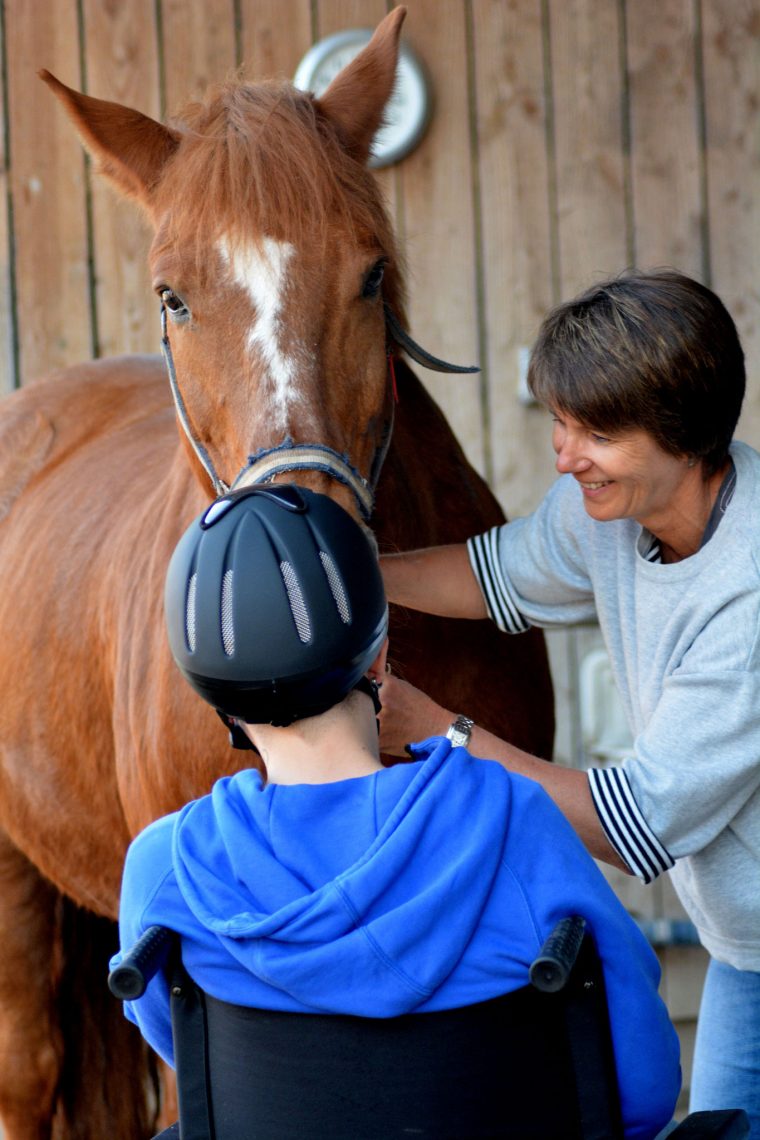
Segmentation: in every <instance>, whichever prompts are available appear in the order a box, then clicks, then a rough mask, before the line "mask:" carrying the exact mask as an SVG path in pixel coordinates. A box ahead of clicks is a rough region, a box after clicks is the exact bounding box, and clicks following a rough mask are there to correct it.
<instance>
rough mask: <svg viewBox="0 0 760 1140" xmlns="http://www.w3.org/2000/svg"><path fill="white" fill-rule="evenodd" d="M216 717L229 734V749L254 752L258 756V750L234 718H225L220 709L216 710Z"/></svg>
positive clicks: (225, 715)
mask: <svg viewBox="0 0 760 1140" xmlns="http://www.w3.org/2000/svg"><path fill="white" fill-rule="evenodd" d="M216 715H217V716H218V717H219V719H220V721H221V722H222V724H223V725H224V727H225V728H226V729H227V730H228V732H229V734H230V747H231V748H236V749H238V751H239V752H256V753H257V754H258V748H256V746H255V744H254V743H253V741H252V740H251V738H250V736H249V735H248V733H247V732H245V730H244V729H242V728H241V727H240V725H239V724H238V723H237V721H236V720H235V719H234V717H231V716H227V714H226V713H223V712H222V710H221V709H217V710H216Z"/></svg>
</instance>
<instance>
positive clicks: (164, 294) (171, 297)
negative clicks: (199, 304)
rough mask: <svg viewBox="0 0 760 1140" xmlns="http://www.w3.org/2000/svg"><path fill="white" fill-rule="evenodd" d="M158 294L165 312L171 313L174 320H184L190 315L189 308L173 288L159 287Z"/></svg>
mask: <svg viewBox="0 0 760 1140" xmlns="http://www.w3.org/2000/svg"><path fill="white" fill-rule="evenodd" d="M158 295H159V297H160V298H161V304H162V305H163V306H164V308H165V309H166V310H167V312H168V313H170V314H171V316H172V318H173V319H174V320H184V319H185V318H187V317H189V316H190V310H189V309H188V307H187V305H186V304H185V302H184V301H183V300H182V298H181V297H180V296H179V294H178V293H175V292H174V290H173V289H169V288H168V286H167V287H166V288H164V289H160V290H159V292H158Z"/></svg>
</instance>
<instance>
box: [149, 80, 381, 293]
mask: <svg viewBox="0 0 760 1140" xmlns="http://www.w3.org/2000/svg"><path fill="white" fill-rule="evenodd" d="M172 126H173V127H174V128H175V129H177V130H178V131H179V132H180V134H181V142H180V145H179V147H178V148H177V151H176V153H175V155H174V156H173V158H172V159H171V160H170V162H169V163H168V164H167V167H166V170H165V172H164V176H163V178H162V180H161V182H160V183H159V185H158V186H157V187H156V189H155V192H154V197H153V203H152V204H153V208H154V210H155V212H156V214H157V215H160V216H161V217H162V218H164V219H167V221H168V224H167V225H165V226H164V229H163V234H162V244H163V242H167V243H170V244H172V245H175V246H177V247H181V248H182V256H183V257H185V256H190V257H194V259H195V261H196V264H197V267H198V268H199V269H203V267H204V266H205V267H206V270H208V265H207V262H206V261H205V258H204V254H205V251H206V250H207V249H208V246H209V244H215V243H216V242H217V241H218V240H219V239H220V238H224V240H225V242H226V243H227V244H228V247H230V248H234V247H237V248H244V247H246V246H247V247H250V245H251V243H252V242H254V243H261V242H263V241H264V240H265V239H266V238H272V239H275V240H278V241H287V242H290V243H292V244H294V245H295V246H297V247H301V246H303V245H308V246H309V248H312V249H313V248H314V247H315V243H320V244H321V245H322V247H323V248H324V250H325V251H326V252H327V251H328V250H329V249H330V245H331V243H332V242H333V241H335V238H336V232H340V231H343V232H345V233H347V234H348V235H350V236H351V238H352V240H353V241H354V242H355V243H356V244H357V246H359V247H360V248H361V247H367V248H377V249H379V250H380V251H381V252H382V253H383V254H384V255H385V256H386V257H387V258H388V261H389V264H390V266H391V272H390V273H389V281H388V286H389V289H390V290H391V292H392V293H393V294H394V296H393V297H391V298H389V299H390V300H391V301H392V302H393V303H396V304H398V305H400V304H401V297H400V293H401V268H400V265H399V257H398V252H397V248H396V241H395V237H394V233H393V229H392V226H391V224H390V219H389V217H388V213H387V211H386V209H385V206H384V203H383V199H382V195H381V192H380V189H379V187H378V185H377V182H376V181H375V179H374V177H373V175H372V174H371V173H370V171H369V170H367V169H366V167H364V166H362V165H361V164H360V163H358V162H356V161H355V160H354V159H353V158H352V157H351V156H350V155H349V154H348V153H347V152H346V151H345V149H344V148H343V146H342V145H341V142H340V135H339V132H338V130H337V129H336V128H335V127H334V126H333V125H332V124H331V122H330V121H329V119H327V118H326V117H325V116H324V115H323V114H322V113H321V112H320V110H319V108H318V106H317V105H316V104H315V102H314V100H313V99H312V97H311V96H310V95H308V94H305V93H304V92H301V91H298V90H297V89H296V88H294V87H293V86H292V85H291V84H290V83H283V82H279V83H275V82H264V83H257V84H247V83H242V82H240V81H238V80H231V81H228V82H227V83H224V84H221V85H219V86H217V87H215V88H213V89H212V90H211V92H210V93H209V95H208V96H207V98H206V100H205V101H204V102H203V103H191V104H189V105H188V106H187V107H185V108H184V110H183V111H182V112H181V113H180V115H179V116H178V117H177V119H176V120H173V121H172Z"/></svg>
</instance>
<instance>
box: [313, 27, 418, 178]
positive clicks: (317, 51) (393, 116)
mask: <svg viewBox="0 0 760 1140" xmlns="http://www.w3.org/2000/svg"><path fill="white" fill-rule="evenodd" d="M371 36H372V32H371V31H369V30H366V29H363V28H356V29H354V30H352V31H346V32H338V33H337V34H336V35H334V36H328V37H327V39H324V40H320V42H319V43H317V44H315V45H314V47H312V48H310V49H309V51H308V52H307V53H306V55H305V56H304V57H303V59H302V60H301V62H300V64H299V65H298V69H297V71H296V74H295V78H294V83H295V85H296V87H300V88H301V90H302V91H312V92H313V93H314V94H315V95H316V96H320V95H323V94H324V92H325V91H326V90H327V88H328V87H329V85H330V84H331V83H332V81H333V79H334V78H335V76H336V75H337V74H338V72H340V71H342V70H343V68H344V67H345V66H346V65H347V64H349V63H350V62H351V60H352V59H353V58H354V57H355V56H356V55H358V53H359V52H360V51H361V50H362V48H364V47H366V46H367V44H368V43H369V41H370V39H371ZM429 117H430V94H429V90H428V82H427V78H426V76H425V72H424V69H423V67H422V65H421V64H420V62H419V60H418V59H417V57H416V56H415V55H414V53H413V52H412V50H411V48H409V47H408V46H407V45H406V44H402V45H401V48H400V50H399V59H398V66H397V69H396V84H395V87H394V89H393V94H392V95H391V98H390V99H389V101H388V103H387V105H386V108H385V124H384V126H382V127H381V128H380V130H379V131H378V132H377V134H376V135H375V137H374V139H373V142H372V155H371V157H370V161H369V165H370V166H374V167H380V166H390V164H391V163H393V162H398V161H399V159H401V158H403V157H404V156H405V155H407V154H408V153H409V152H410V151H411V150H413V149H414V147H415V146H417V144H418V142H419V141H420V139H421V138H422V136H423V134H424V133H425V128H426V127H427V125H428V120H429Z"/></svg>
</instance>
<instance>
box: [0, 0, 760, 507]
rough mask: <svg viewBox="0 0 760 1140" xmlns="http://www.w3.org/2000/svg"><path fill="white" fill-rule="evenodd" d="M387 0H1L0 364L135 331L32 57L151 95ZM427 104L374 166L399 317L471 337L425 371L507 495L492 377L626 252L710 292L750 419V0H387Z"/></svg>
mask: <svg viewBox="0 0 760 1140" xmlns="http://www.w3.org/2000/svg"><path fill="white" fill-rule="evenodd" d="M389 6H391V5H390V4H389V3H387V2H386V0H4V3H3V24H2V40H3V43H2V52H3V76H4V83H3V86H2V99H3V108H2V110H3V115H4V123H5V130H4V132H3V135H2V141H1V144H0V145H2V147H3V156H4V160H5V161H4V164H3V168H2V177H3V181H4V188H5V190H6V195H5V207H6V208H4V209H0V291H1V294H2V295H1V296H0V343H1V344H2V354H1V356H0V359H1V360H2V364H3V367H2V372H1V373H0V377H1V385H2V388H3V389H10V388H12V387H13V386H14V385H15V384H17V383H20V382H24V381H27V380H29V379H31V378H32V377H35V376H38V375H40V374H42V373H44V372H46V371H48V370H49V369H51V368H53V367H56V366H58V365H61V364H67V363H73V362H76V361H77V360H80V359H83V358H85V357H88V356H90V355H91V354H93V353H94V354H107V353H114V352H123V351H155V350H156V348H157V344H158V317H157V308H156V303H155V300H154V298H153V297H152V295H151V293H150V290H149V287H148V280H147V273H146V269H145V251H146V234H145V231H144V229H143V226H142V222H141V219H140V218H139V217H138V216H137V215H136V213H135V212H134V211H133V209H132V207H130V206H128V205H126V204H124V203H122V202H120V201H119V200H117V199H116V197H115V196H114V195H113V194H112V193H111V192H110V191H109V190H108V189H107V188H106V187H105V186H103V185H102V184H101V183H100V182H99V181H98V180H96V179H94V178H93V177H92V175H91V171H90V169H89V165H88V164H87V163H86V162H85V160H84V158H83V154H82V151H81V149H80V147H79V144H78V142H77V140H76V139H75V137H74V136H73V134H72V131H71V129H70V127H69V125H68V123H67V122H66V121H65V119H64V116H63V114H62V112H61V111H60V109H59V108H58V106H57V105H55V104H54V101H53V99H52V97H51V95H50V94H49V92H48V91H47V89H46V88H45V86H44V85H43V84H42V83H41V82H40V81H39V80H38V79H37V77H36V71H37V69H38V68H40V67H47V68H49V69H50V70H51V71H53V72H54V73H55V74H57V75H58V76H59V77H60V78H61V79H63V80H64V81H65V82H67V83H70V84H72V85H75V86H80V87H83V88H86V89H87V90H88V91H90V92H92V93H93V94H97V95H100V96H103V97H106V98H111V99H116V100H119V101H124V102H127V103H130V104H132V105H134V106H137V107H139V108H140V109H141V110H143V111H145V112H147V113H148V114H151V115H154V116H161V115H163V114H164V113H165V112H166V111H167V109H168V110H171V109H172V108H174V107H176V106H178V105H179V104H180V103H181V102H182V101H183V100H184V99H185V98H186V97H188V96H193V95H195V94H197V93H199V92H201V91H202V90H203V89H204V88H205V87H206V85H207V84H208V82H209V81H210V80H212V79H214V78H218V77H220V76H222V75H224V74H226V73H227V72H228V71H229V70H230V69H231V68H233V67H235V66H237V65H240V64H242V65H243V68H244V71H245V73H246V74H247V75H249V76H250V77H253V78H255V77H261V76H268V75H273V74H282V75H286V76H290V75H292V73H293V71H294V70H295V67H296V65H297V63H298V61H299V60H300V58H301V57H302V55H303V54H304V52H305V51H306V50H307V48H308V47H309V45H310V44H311V43H312V42H313V41H314V40H315V39H318V38H320V37H321V36H324V35H326V34H328V33H329V32H332V31H335V30H337V29H340V28H344V27H351V26H371V25H374V24H375V23H376V22H377V21H378V20H379V19H380V18H381V17H382V15H383V14H384V13H385V11H386V10H387V8H388V7H389ZM408 9H409V15H408V18H407V22H406V25H405V35H406V37H407V39H408V40H409V42H410V43H411V44H412V45H413V47H414V48H415V49H416V50H417V52H418V54H419V55H420V56H421V57H422V58H423V60H424V62H425V64H426V65H427V68H428V70H429V72H430V75H431V79H432V85H433V88H434V92H435V102H436V109H435V114H434V117H433V121H432V124H431V127H430V130H429V132H428V135H427V137H426V138H425V140H424V141H423V143H422V145H421V146H420V147H419V149H418V150H417V151H415V153H414V154H412V155H411V156H410V157H409V158H407V159H406V160H405V161H403V162H402V163H401V164H399V165H398V166H396V167H395V168H392V169H391V170H390V171H388V172H387V173H385V174H384V175H383V180H384V183H385V186H386V189H387V192H388V196H389V199H390V201H391V203H392V207H393V210H394V211H395V216H396V219H397V223H398V228H399V231H400V232H401V233H402V234H403V235H404V237H405V239H406V248H407V252H408V258H409V265H410V269H411V295H412V306H411V316H412V331H413V333H414V335H416V337H417V338H418V339H419V340H421V341H422V343H424V344H425V345H426V346H427V347H428V348H430V349H431V351H433V352H436V353H438V354H440V355H443V356H447V357H449V358H451V359H455V360H461V361H465V362H470V361H473V360H477V361H480V362H481V364H482V373H481V375H480V377H477V378H474V379H472V378H464V379H445V378H441V377H438V376H435V375H433V374H428V375H427V377H426V380H427V382H428V383H429V386H430V388H431V390H432V391H433V392H434V393H435V394H436V396H437V397H438V398H439V399H440V401H441V403H442V404H443V406H444V408H445V409H446V411H447V412H448V414H449V416H450V418H451V420H452V422H453V423H454V425H455V427H456V430H457V432H458V434H459V436H460V438H461V439H462V441H463V442H464V444H465V446H466V448H467V451H468V453H469V454H470V456H471V458H472V459H473V460H474V462H475V463H476V465H477V466H478V467H479V468H480V469H481V470H482V471H483V472H484V473H485V474H486V475H487V476H488V478H489V479H490V481H491V482H492V485H493V486H494V488H495V489H496V491H497V493H498V494H499V496H500V498H501V499H502V501H503V503H504V505H505V507H506V508H507V509H508V511H509V512H510V513H511V514H516V513H524V512H525V511H527V510H529V509H530V508H531V507H532V506H533V505H535V503H536V502H537V500H538V499H539V497H540V495H541V493H542V492H543V491H544V490H545V488H546V487H547V486H548V484H549V482H550V481H551V479H552V477H553V469H552V464H551V455H550V452H549V444H548V431H547V427H546V421H545V418H544V413H543V412H541V411H540V410H538V409H536V408H534V407H528V406H525V405H524V404H522V403H521V402H520V401H519V399H518V395H517V390H518V384H519V380H520V371H521V362H522V361H524V358H525V354H526V351H527V349H528V347H529V346H530V344H531V341H532V339H533V337H534V335H535V331H536V328H537V325H538V322H539V321H540V319H541V316H542V315H543V313H544V312H545V311H546V309H547V308H548V307H549V306H550V305H551V304H553V303H554V302H555V301H557V300H559V299H562V298H565V297H568V296H570V295H572V294H573V293H575V292H577V291H578V290H579V289H580V288H582V287H584V286H586V285H587V284H589V283H591V282H592V281H593V280H594V279H595V278H597V277H598V276H600V275H603V274H608V273H615V272H617V271H619V270H620V269H622V268H624V267H625V266H626V265H630V264H632V263H637V264H639V265H641V266H647V267H651V266H655V265H665V264H668V265H675V266H678V267H679V268H681V269H683V270H685V271H686V272H689V273H692V274H694V275H695V276H697V277H699V278H701V279H703V280H705V281H706V282H707V283H709V284H711V285H712V286H713V287H714V288H715V289H716V290H717V291H718V292H719V293H720V294H721V295H722V296H723V298H724V299H725V301H726V302H727V304H728V306H729V308H730V309H731V311H732V312H733V314H734V316H735V318H736V320H737V322H738V324H739V326H740V330H741V333H742V336H743V340H744V344H745V348H746V351H747V355H748V359H749V367H750V378H751V382H750V395H749V398H748V403H747V410H746V413H745V416H744V418H743V423H742V434H743V435H744V437H745V438H748V439H749V440H750V441H751V442H755V443H760V321H759V320H758V302H759V301H760V285H759V284H758V278H757V275H756V273H755V261H756V257H757V253H758V246H759V244H760V242H759V237H760V233H759V231H760V3H758V2H757V0H408Z"/></svg>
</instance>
